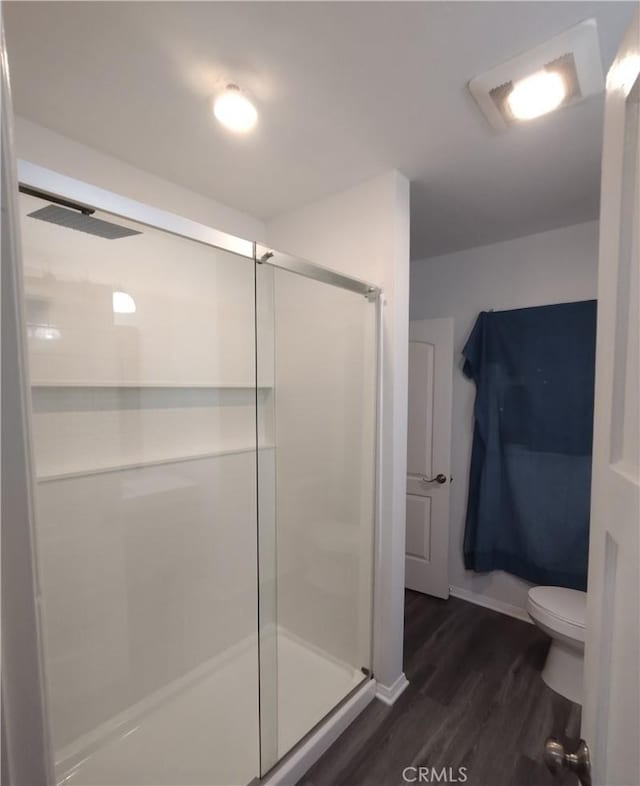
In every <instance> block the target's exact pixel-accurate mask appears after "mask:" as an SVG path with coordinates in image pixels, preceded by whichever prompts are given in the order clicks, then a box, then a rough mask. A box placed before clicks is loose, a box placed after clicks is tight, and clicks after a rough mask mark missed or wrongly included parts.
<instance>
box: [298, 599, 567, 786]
mask: <svg viewBox="0 0 640 786" xmlns="http://www.w3.org/2000/svg"><path fill="white" fill-rule="evenodd" d="M548 647H549V639H548V638H547V637H546V636H545V635H544V634H543V633H542V632H541V631H540V630H539V629H538V628H536V627H535V626H534V625H528V624H527V623H526V622H521V621H520V620H516V619H512V618H510V617H506V616H504V615H503V614H498V613H496V612H494V611H490V610H489V609H484V608H482V607H480V606H475V605H472V604H470V603H467V602H465V601H462V600H459V599H457V598H450V599H449V600H447V601H444V600H439V599H436V598H431V597H429V596H427V595H422V594H420V593H417V592H409V591H408V592H407V595H406V606H405V674H406V675H407V678H408V679H409V687H408V688H407V689H406V690H405V692H404V693H403V694H402V696H401V697H400V698H399V699H398V700H397V701H396V703H395V704H394V706H393V707H387V706H386V705H385V704H383V703H382V702H380V701H374V702H372V703H371V704H370V705H369V706H368V707H367V709H366V710H365V711H364V712H363V713H362V715H360V717H359V718H357V719H356V720H355V721H354V723H353V724H352V725H351V726H350V727H349V729H347V731H346V732H345V733H344V734H343V735H342V736H341V737H340V738H339V739H338V740H337V741H336V742H335V743H334V744H333V745H332V746H331V748H329V750H328V751H327V752H326V753H325V754H324V755H323V756H322V758H321V759H320V760H319V761H318V762H317V763H316V764H315V765H314V767H313V768H312V769H311V770H310V771H309V772H308V773H307V775H306V776H305V777H304V778H303V779H302V780H301V781H300V784H299V786H401V784H404V783H406V781H405V780H403V777H402V771H403V769H404V768H405V767H410V766H414V767H420V766H425V767H435V768H438V769H439V768H441V767H447V768H448V767H452V768H454V769H453V774H454V775H456V771H457V768H458V767H466V768H467V781H466V783H467V786H574V785H575V784H577V780H576V779H575V777H574V776H573V775H571V774H570V773H567V774H566V776H564V777H562V778H553V777H552V776H551V775H550V773H549V772H548V771H547V769H546V767H545V765H544V763H543V761H542V748H543V744H544V741H545V739H546V738H547V737H548V736H549V735H551V734H553V735H554V736H556V737H558V738H559V739H562V740H563V741H565V742H566V743H568V744H569V745H571V744H572V742H573V741H574V740H575V739H577V737H578V736H579V728H580V708H579V707H578V706H577V705H575V704H572V703H571V702H569V701H567V700H566V699H563V698H562V697H560V696H558V695H557V694H555V693H554V692H553V691H552V690H551V689H550V688H548V687H547V686H546V685H545V684H544V682H543V681H542V678H541V677H540V670H541V668H542V665H543V663H544V658H545V656H546V653H547V650H548ZM452 781H453V778H450V781H449V782H452Z"/></svg>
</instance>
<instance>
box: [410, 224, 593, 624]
mask: <svg viewBox="0 0 640 786" xmlns="http://www.w3.org/2000/svg"><path fill="white" fill-rule="evenodd" d="M597 265H598V222H597V221H592V222H589V223H586V224H578V225H576V226H570V227H565V228H564V229H556V230H553V231H552V232H543V233H541V234H538V235H530V236H528V237H523V238H518V239H517V240H509V241H507V242H504V243H496V244H494V245H490V246H483V247H480V248H472V249H468V250H467V251H460V252H456V253H454V254H447V255H445V256H442V257H436V258H433V259H423V260H416V261H415V262H412V263H411V311H410V315H411V319H430V318H432V317H453V318H454V321H455V338H454V350H455V358H454V383H453V429H452V475H453V478H454V482H453V484H452V486H451V514H450V516H451V518H450V540H449V570H450V581H451V584H452V585H453V586H455V587H459V588H461V589H462V590H465V591H467V592H471V593H474V594H476V595H477V596H479V597H480V598H484V597H486V598H488V599H489V600H491V599H493V600H495V601H498V602H499V603H503V604H509V605H511V606H515V607H519V608H521V609H524V607H525V605H526V599H527V591H528V588H529V586H530V585H529V584H528V583H527V582H525V581H523V580H521V579H519V578H517V577H515V576H511V575H510V574H508V573H502V572H500V571H495V572H492V573H486V574H474V573H472V572H470V571H466V570H465V569H464V563H463V560H462V539H463V535H464V521H465V514H466V504H467V492H468V475H469V461H470V455H471V442H472V434H473V431H472V429H473V402H474V395H475V390H474V386H473V384H472V383H471V382H469V380H467V379H466V378H465V377H464V375H463V374H462V371H461V365H460V357H461V356H460V353H461V351H462V348H463V346H464V343H465V341H466V339H467V337H468V335H469V333H470V331H471V328H472V327H473V324H474V321H475V319H476V317H477V316H478V313H479V312H480V311H483V310H488V309H495V310H497V309H509V308H523V307H526V306H539V305H544V304H548V303H562V302H569V301H574V300H587V299H589V298H594V297H596V287H597ZM409 427H411V424H409Z"/></svg>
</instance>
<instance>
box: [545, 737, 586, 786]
mask: <svg viewBox="0 0 640 786" xmlns="http://www.w3.org/2000/svg"><path fill="white" fill-rule="evenodd" d="M544 762H545V764H546V765H547V767H548V769H549V770H550V771H551V772H552V773H553V774H554V775H557V774H559V773H560V772H562V770H565V769H566V770H571V772H574V773H575V774H576V775H577V776H578V780H579V781H580V783H581V784H582V786H591V760H590V757H589V748H588V746H587V743H586V742H585V741H584V740H580V743H579V745H578V747H577V749H576V750H575V751H574V752H573V753H565V750H564V745H563V744H562V743H561V742H558V740H556V739H554V738H553V737H549V739H548V740H547V741H546V742H545V744H544Z"/></svg>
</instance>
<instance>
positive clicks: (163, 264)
mask: <svg viewBox="0 0 640 786" xmlns="http://www.w3.org/2000/svg"><path fill="white" fill-rule="evenodd" d="M46 204H47V203H45V202H42V201H41V200H39V199H36V198H34V197H31V196H26V195H21V196H20V205H21V217H22V235H23V258H24V277H25V292H26V312H27V322H28V325H27V332H28V352H29V367H30V376H31V383H32V424H33V441H34V454H35V471H36V475H37V483H36V502H37V515H36V533H37V538H36V539H37V560H38V564H39V571H40V582H41V587H42V596H43V607H44V612H43V614H44V649H45V666H46V682H47V692H48V706H49V716H50V726H51V736H52V740H53V747H54V751H55V758H56V775H57V779H58V781H63V780H64V782H65V783H66V784H78V786H80V785H82V786H92V785H93V784H110V786H116V785H119V784H127V786H136V785H137V784H153V785H154V786H162V785H164V784H167V786H168V785H169V784H171V785H172V786H175V784H181V786H192V785H195V784H198V786H201V784H204V783H208V784H244V783H248V782H249V781H250V780H251V779H252V778H253V777H255V776H256V775H257V774H258V772H259V729H258V721H259V719H258V666H257V664H258V641H257V576H256V560H257V545H256V517H257V500H256V409H255V397H256V387H255V347H254V344H255V322H254V263H253V261H252V260H249V259H245V258H243V257H239V256H235V255H233V254H230V253H227V252H223V251H218V250H215V249H213V248H211V247H209V246H206V245H202V244H199V243H195V242H192V241H189V240H186V239H185V238H181V237H176V236H174V235H170V234H166V233H163V232H160V231H157V230H154V229H151V228H149V227H145V226H138V225H136V224H133V223H132V222H129V221H124V220H121V219H115V220H114V219H113V218H111V217H110V216H99V215H97V214H96V217H98V218H102V219H104V220H106V221H109V222H113V223H116V224H118V225H120V226H124V227H127V228H129V229H131V230H133V231H135V232H137V233H138V234H130V235H128V236H126V237H121V238H119V239H106V238H104V237H98V236H95V235H92V234H88V233H86V232H81V231H77V230H76V229H73V228H70V227H69V226H63V225H61V224H60V223H58V222H57V221H56V222H54V223H51V221H49V220H39V218H38V217H37V216H32V215H30V214H31V213H33V212H34V211H37V210H39V209H41V208H42V207H44V206H46ZM72 215H74V216H77V214H72Z"/></svg>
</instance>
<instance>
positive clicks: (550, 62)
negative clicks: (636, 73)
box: [469, 19, 604, 131]
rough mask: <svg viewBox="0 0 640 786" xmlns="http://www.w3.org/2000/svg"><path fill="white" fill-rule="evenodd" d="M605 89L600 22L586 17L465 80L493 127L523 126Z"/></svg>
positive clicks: (501, 128)
mask: <svg viewBox="0 0 640 786" xmlns="http://www.w3.org/2000/svg"><path fill="white" fill-rule="evenodd" d="M603 90H604V74H603V71H602V60H601V57H600V43H599V37H598V26H597V24H596V21H595V19H587V20H585V21H584V22H580V24H578V25H575V27H572V28H570V29H569V30H565V31H564V33H560V34H559V35H557V36H555V37H554V38H551V39H549V40H548V41H546V42H545V43H543V44H540V45H539V46H536V47H534V48H533V49H529V50H528V51H526V52H522V54H519V55H516V57H512V58H511V60H507V61H506V62H504V63H502V64H501V65H499V66H495V68H492V69H490V70H489V71H485V73H484V74H480V75H479V76H476V77H474V78H473V79H472V80H471V81H470V82H469V91H470V92H471V95H472V96H473V97H474V98H475V100H476V102H477V103H478V106H479V107H480V109H481V110H482V113H483V114H484V116H485V117H486V118H487V120H488V121H489V123H490V125H491V126H492V128H494V129H495V130H496V131H505V130H507V129H508V128H514V127H522V125H523V121H527V120H533V119H534V118H536V117H541V116H542V115H548V114H549V113H551V112H552V111H554V110H556V109H562V108H563V107H569V106H572V105H573V104H577V103H579V102H580V101H584V99H585V98H589V97H590V96H594V95H598V93H601V92H602V91H603Z"/></svg>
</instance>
